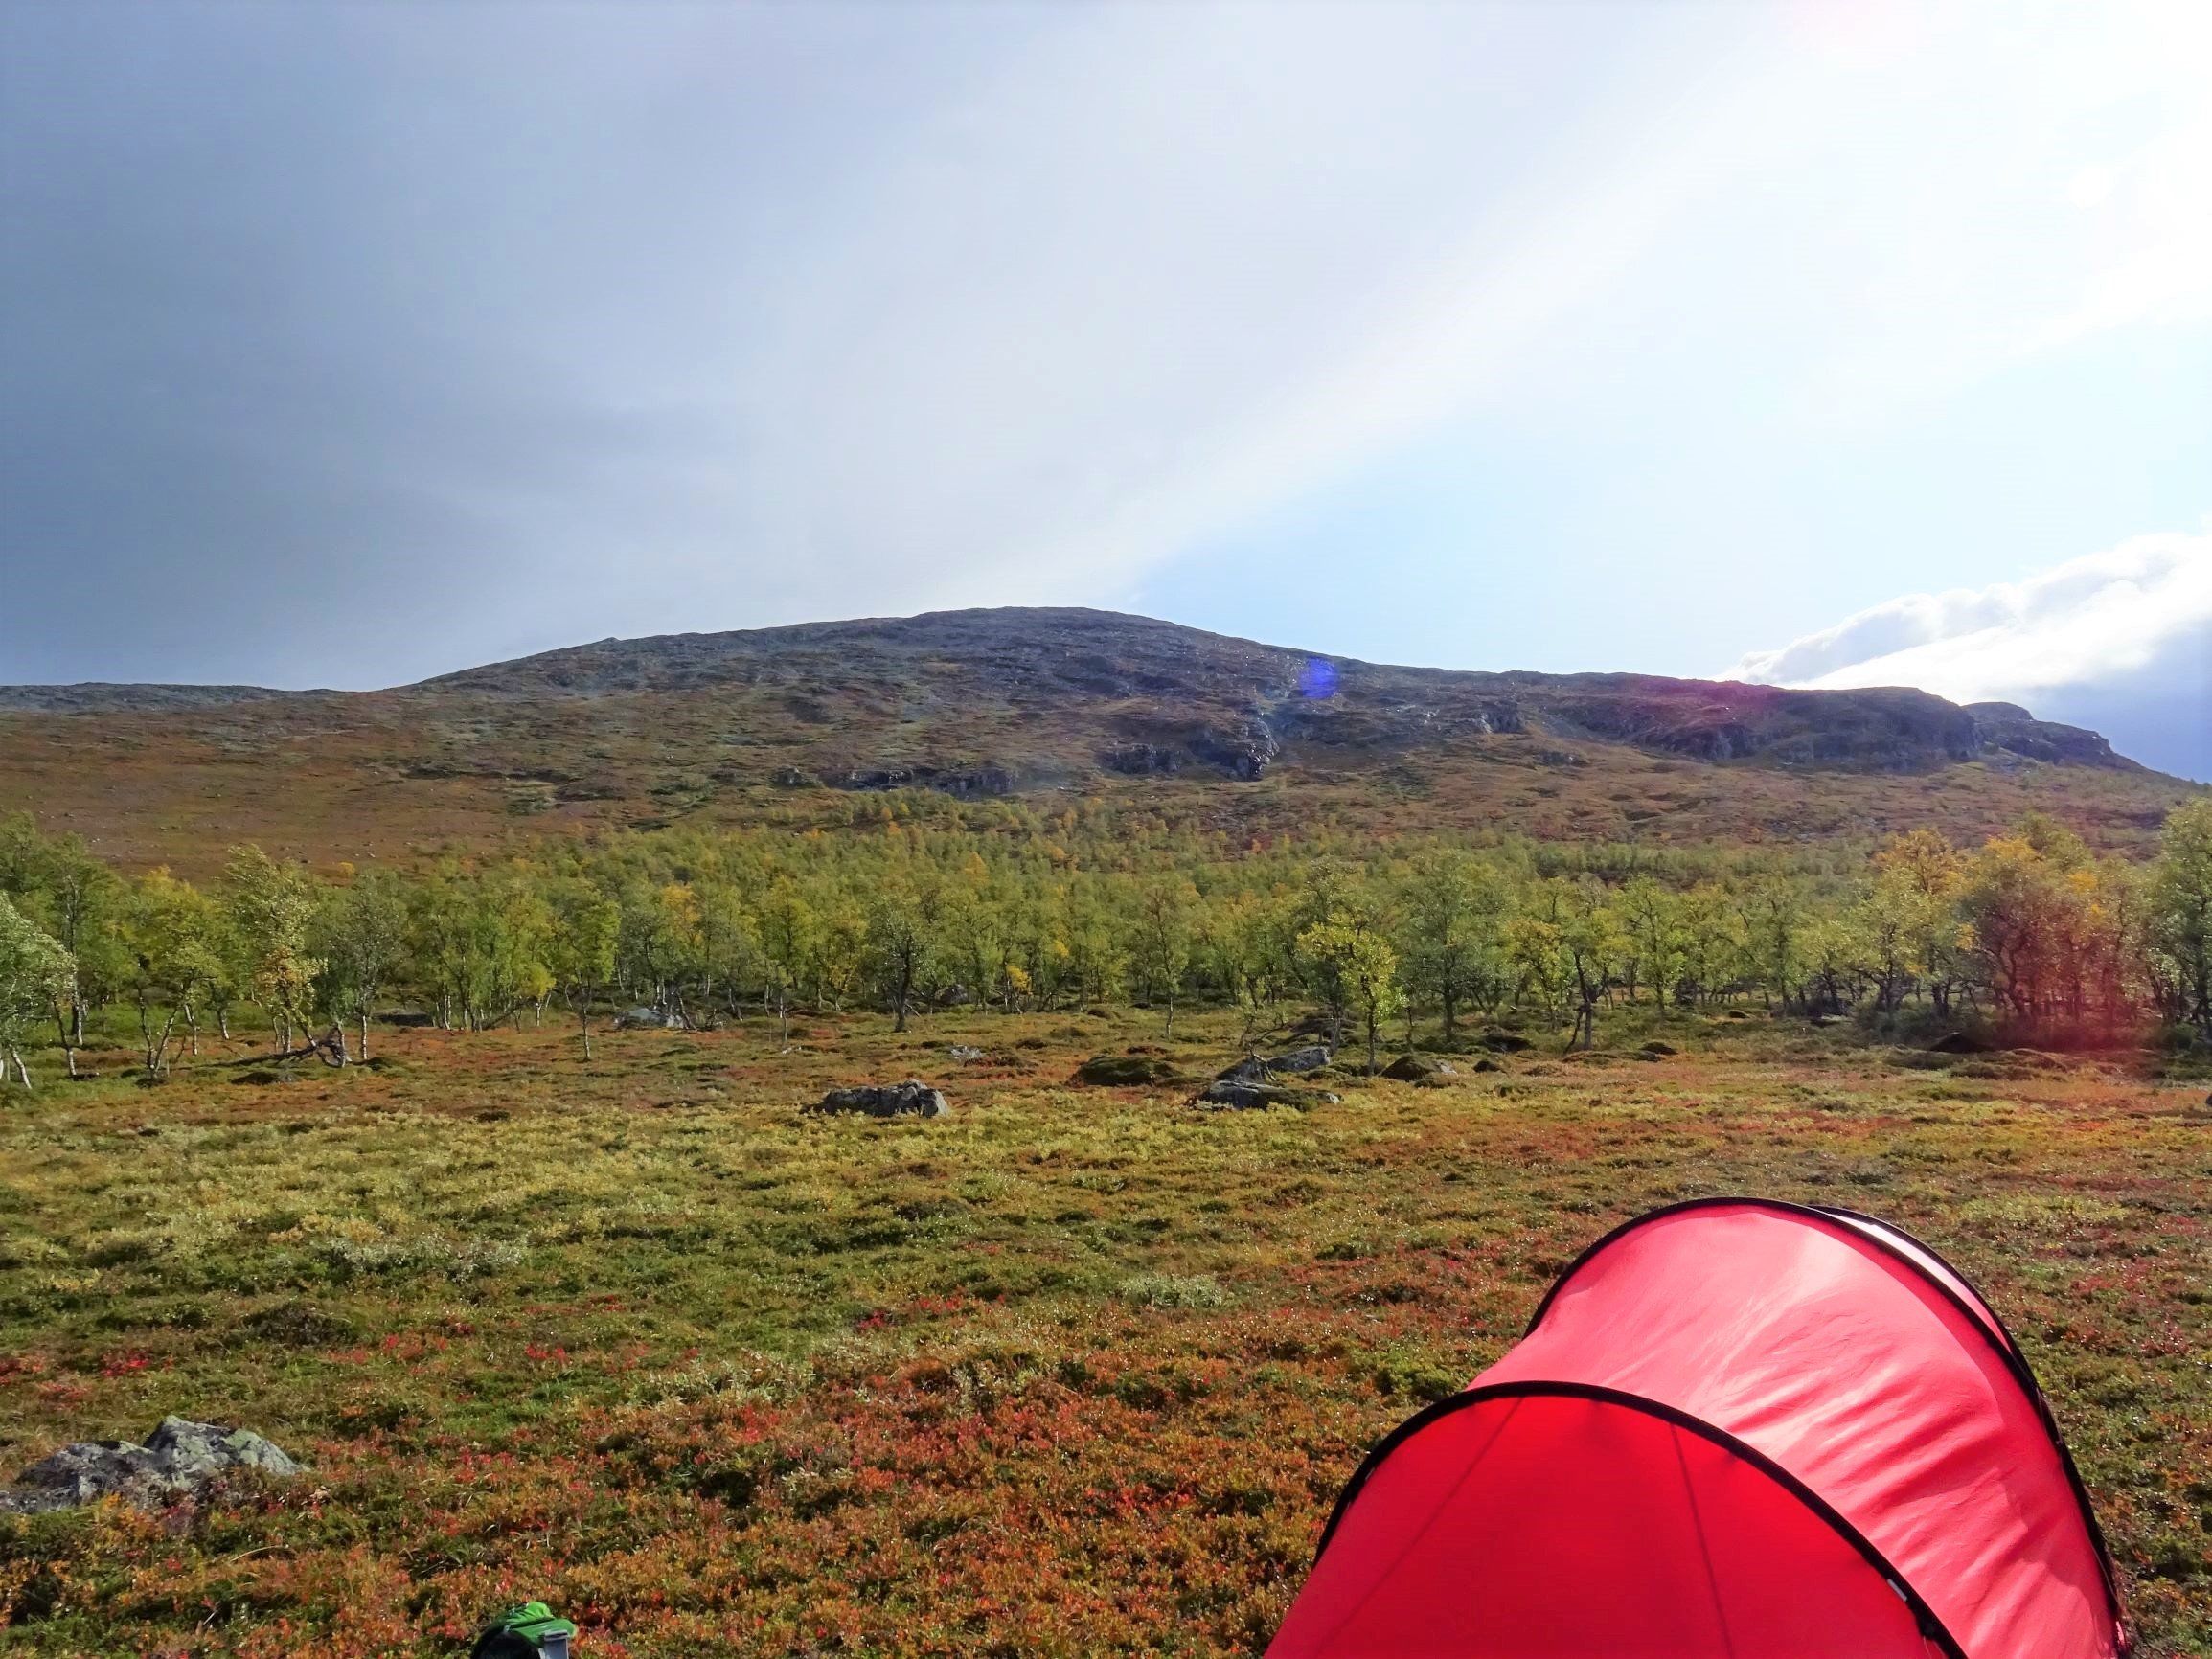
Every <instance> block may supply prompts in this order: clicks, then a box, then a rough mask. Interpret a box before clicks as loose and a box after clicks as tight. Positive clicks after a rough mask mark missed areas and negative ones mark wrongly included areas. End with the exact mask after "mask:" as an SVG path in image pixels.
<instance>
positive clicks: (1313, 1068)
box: [1220, 1043, 1330, 1083]
mask: <svg viewBox="0 0 2212 1659" xmlns="http://www.w3.org/2000/svg"><path fill="white" fill-rule="evenodd" d="M1329 1059H1330V1051H1329V1047H1328V1045H1327V1044H1325V1043H1313V1044H1311V1045H1310V1046H1308V1047H1306V1048H1302V1049H1292V1050H1291V1051H1290V1052H1289V1053H1288V1054H1281V1055H1247V1056H1245V1057H1244V1058H1243V1059H1241V1060H1239V1061H1238V1062H1237V1063H1236V1064H1235V1065H1233V1066H1231V1067H1230V1068H1229V1069H1228V1070H1227V1071H1225V1072H1223V1073H1221V1074H1220V1080H1221V1081H1223V1082H1228V1083H1259V1082H1265V1081H1266V1080H1267V1079H1269V1078H1271V1077H1302V1076H1304V1075H1305V1074H1306V1073H1307V1072H1317V1071H1319V1070H1320V1069H1321V1068H1322V1067H1323V1066H1325V1065H1327V1064H1328V1063H1329Z"/></svg>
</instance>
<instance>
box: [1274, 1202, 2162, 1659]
mask: <svg viewBox="0 0 2212 1659" xmlns="http://www.w3.org/2000/svg"><path fill="white" fill-rule="evenodd" d="M2126 1648H2127V1638H2126V1635H2125V1632H2124V1628H2123V1625H2122V1623H2121V1611H2120V1602H2119V1595H2118V1590H2117V1586H2116V1582H2115V1580H2114V1579H2113V1575H2112V1568H2111V1562H2110V1559H2109V1557H2108V1556H2107V1555H2106V1552H2105V1545H2104V1539H2103V1538H2102V1536H2101V1535H2100V1534H2098V1531H2097V1523H2096V1518H2095V1517H2094V1516H2093V1515H2092V1514H2091V1513H2090V1511H2089V1502H2088V1496H2087V1493H2086V1492H2085V1491H2084V1490H2083V1489H2082V1483H2081V1477H2080V1476H2079V1475H2077V1474H2076V1473H2075V1472H2074V1465H2073V1460H2072V1458H2071V1457H2069V1456H2068V1455H2067V1452H2066V1449H2065V1446H2064V1443H2062V1442H2061V1440H2060V1439H2059V1433H2058V1429H2057V1426H2056V1425H2055V1424H2054V1423H2053V1422H2052V1420H2051V1415H2050V1411H2049V1408H2048V1407H2047V1406H2046V1405H2045V1404H2044V1403H2043V1398H2042V1394H2041V1390H2039V1389H2038V1388H2037V1386H2036V1381H2035V1378H2034V1376H2033V1375H2031V1374H2030V1372H2029V1370H2028V1366H2027V1362H2026V1360H2025V1359H2023V1358H2022V1357H2021V1355H2020V1352H2019V1349H2018V1345H2017V1344H2015V1343H2014V1341H2013V1339H2012V1337H2011V1335H2010V1333H2008V1332H2007V1331H2006V1329H2005V1328H2004V1326H2003V1324H2002V1323H2001V1322H2000V1321H1999V1320H1998V1319H1997V1316H1996V1315H1995V1313H1993V1312H1992V1311H1991V1310H1990V1308H1989V1305H1988V1304H1987V1303H1985V1302H1983V1301H1982V1299H1981V1298H1980V1297H1979V1296H1978V1295H1976V1294H1975V1293H1974V1291H1973V1288H1972V1287H1971V1286H1969V1285H1968V1284H1967V1283H1966V1281H1965V1280H1964V1279H1962V1278H1961V1277H1959V1275H1958V1273H1957V1272H1956V1271H1955V1270H1954V1269H1953V1268H1952V1267H1951V1266H1950V1264H1949V1263H1948V1262H1946V1261H1943V1260H1942V1259H1941V1258H1940V1257H1938V1256H1937V1255H1936V1254H1935V1252H1934V1251H1932V1250H1930V1249H1928V1248H1927V1246H1926V1245H1924V1244H1921V1243H1919V1242H1917V1241H1916V1240H1914V1239H1910V1238H1908V1237H1906V1236H1905V1235H1904V1234H1903V1233H1901V1232H1899V1231H1898V1230H1897V1229H1895V1228H1893V1227H1889V1226H1886V1225H1884V1224H1883V1223H1881V1222H1880V1221H1876V1220H1872V1219H1870V1218H1869V1217H1867V1216H1858V1215H1853V1214H1851V1213H1850V1212H1848V1211H1841V1210H1814V1209H1808V1208H1805V1207H1803V1206H1800V1205H1795V1204H1779V1203H1769V1202H1767V1201H1766V1200H1763V1199H1757V1198H1716V1199H1699V1200H1697V1201H1695V1202H1692V1203H1688V1204H1677V1205H1676V1206H1674V1207H1672V1208H1670V1209H1665V1210H1658V1211H1654V1212H1653V1214H1651V1215H1649V1216H1643V1217H1641V1218H1639V1219H1637V1220H1634V1221H1630V1223H1628V1224H1627V1225H1626V1226H1624V1227H1621V1228H1618V1229H1616V1230H1615V1231H1614V1232H1612V1233H1609V1234H1608V1235H1607V1236H1606V1237H1605V1238H1604V1239H1600V1240H1599V1241H1598V1242H1597V1243H1596V1244H1594V1245H1592V1246H1591V1247H1590V1248H1589V1249H1588V1250H1587V1251H1586V1252H1585V1253H1584V1255H1583V1257H1582V1259H1581V1260H1580V1261H1576V1262H1575V1263H1574V1264H1573V1265H1572V1266H1570V1267H1569V1268H1568V1269H1567V1270H1566V1271H1565V1272H1564V1273H1563V1274H1562V1275H1561V1276H1560V1280H1559V1283H1558V1284H1554V1285H1553V1286H1552V1288H1551V1291H1550V1293H1549V1294H1548V1295H1547V1296H1545V1298H1544V1300H1543V1304H1542V1306H1540V1307H1539V1308H1538V1309H1537V1313H1536V1318H1535V1319H1534V1320H1533V1321H1532V1322H1531V1323H1530V1325H1529V1329H1528V1332H1527V1334H1526V1335H1524V1336H1523V1337H1522V1338H1521V1340H1520V1341H1519V1342H1518V1343H1517V1344H1516V1345H1515V1346H1514V1347H1513V1348H1512V1349H1511V1350H1510V1351H1508V1352H1507V1353H1506V1355H1505V1357H1504V1358H1503V1359H1501V1360H1499V1361H1498V1362H1497V1364H1495V1365H1494V1366H1492V1367H1491V1368H1490V1369H1489V1370H1488V1371H1486V1372H1484V1373H1483V1374H1482V1375H1480V1376H1478V1377H1476V1378H1475V1379H1474V1381H1473V1382H1472V1383H1471V1384H1470V1385H1469V1386H1468V1388H1467V1389H1465V1390H1464V1391H1463V1392H1461V1393H1459V1394H1456V1395H1454V1396H1452V1397H1451V1398H1448V1399H1446V1400H1442V1401H1439V1402H1438V1403H1437V1404H1436V1405H1433V1406H1431V1407H1429V1409H1427V1410H1426V1411H1424V1412H1422V1413H1421V1414H1420V1415H1419V1416H1418V1417H1415V1418H1414V1419H1412V1420H1410V1421H1408V1422H1406V1423H1405V1424H1403V1425H1402V1426H1401V1427H1400V1428H1399V1429H1398V1430H1397V1431H1396V1432H1395V1433H1393V1434H1392V1435H1391V1436H1390V1437H1389V1438H1388V1439H1386V1440H1385V1441H1383V1443H1381V1444H1380V1445H1379V1446H1378V1447H1376V1449H1375V1451H1374V1452H1373V1453H1372V1454H1371V1455H1370V1456H1369V1457H1368V1459H1367V1461H1366V1462H1365V1463H1364V1464H1362V1465H1361V1466H1360V1468H1359V1471H1358V1472H1357V1474H1355V1475H1354V1476H1353V1478H1352V1482H1351V1484H1350V1485H1349V1486H1348V1487H1346V1488H1345V1489H1344V1495H1343V1497H1342V1498H1341V1499H1339V1500H1338V1502H1337V1506H1336V1513H1335V1515H1334V1517H1333V1518H1332V1519H1331V1520H1330V1523H1329V1530H1328V1531H1327V1533H1325V1534H1323V1536H1322V1540H1321V1551H1320V1555H1319V1557H1318V1558H1317V1559H1316V1560H1315V1562H1314V1564H1313V1571H1312V1575H1311V1578H1309V1579H1308V1580H1307V1583H1306V1588H1305V1590H1304V1591H1303V1592H1302V1593H1301V1594H1300V1596H1299V1598H1298V1601H1297V1603H1296V1604H1295V1605H1294V1606H1293V1607H1292V1608H1291V1609H1290V1615H1289V1617H1288V1619H1286V1620H1285V1621H1284V1624H1283V1628H1282V1629H1281V1630H1280V1631H1279V1632H1278V1633H1277V1635H1276V1637H1275V1641H1274V1644H1273V1646H1271V1647H1270V1648H1268V1650H1267V1651H1268V1654H1269V1659H1350V1656H1353V1655H1385V1654H1387V1655H1392V1656H1393V1659H1413V1656H1416V1655H1434V1656H1437V1659H1443V1656H1445V1655H1466V1656H1468V1659H1907V1656H1909V1659H1929V1656H1931V1655H1938V1654H1943V1655H1949V1656H1950V1659H2105V1656H2109V1655H2115V1654H2119V1653H2123V1652H2125V1651H2126Z"/></svg>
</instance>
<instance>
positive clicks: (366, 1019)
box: [359, 1002, 369, 1062]
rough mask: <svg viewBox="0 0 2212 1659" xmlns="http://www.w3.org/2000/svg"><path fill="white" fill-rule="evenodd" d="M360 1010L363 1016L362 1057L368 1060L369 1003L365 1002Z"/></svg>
mask: <svg viewBox="0 0 2212 1659" xmlns="http://www.w3.org/2000/svg"><path fill="white" fill-rule="evenodd" d="M359 1013H360V1016H361V1058H362V1060H363V1061H364V1062H366V1061H367V1059H368V1057H369V1005H368V1004H367V1003H366V1002H363V1003H362V1004H361V1006H360V1009H359Z"/></svg>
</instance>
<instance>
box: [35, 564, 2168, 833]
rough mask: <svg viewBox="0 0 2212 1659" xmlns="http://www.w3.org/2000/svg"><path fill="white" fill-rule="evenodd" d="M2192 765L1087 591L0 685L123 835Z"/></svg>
mask: <svg viewBox="0 0 2212 1659" xmlns="http://www.w3.org/2000/svg"><path fill="white" fill-rule="evenodd" d="M88 758H96V759H97V760H98V761H99V762H100V763H99V764H98V765H97V766H93V767H90V768H88V767H87V766H86V764H85V762H86V761H87V759H88ZM2189 787H2190V786H2189V785H2186V784H2182V783H2180V782H2179V781H2178V780H2174V779H2169V778H2165V777H2164V776H2163V775H2161V774H2158V773H2155V772H2151V771H2149V770H2147V769H2145V768H2143V767H2140V766H2138V765H2136V764H2135V763H2134V762H2133V761H2129V760H2127V759H2126V758H2124V757H2122V756H2119V755H2117V754H2115V753H2114V752H2113V751H2112V749H2111V747H2110V745H2109V743H2107V742H2106V741H2105V739H2102V738H2101V737H2099V736H2098V735H2097V734H2095V733H2093V732H2089V731H2087V730H2085V729H2083V728H2078V727H2071V726H2064V725H2059V724H2056V723H2053V722H2047V721H2041V720H2037V719H2035V718H2034V716H2032V715H2030V714H2028V712H2027V711H2025V710H2021V709H2018V708H2017V707H2014V706H2012V705H2003V704H1985V705H1976V706H1974V707H1971V708H1970V707H1962V706H1960V705H1958V704H1954V703H1950V702H1947V701H1945V700H1944V699H1942V698H1940V697H1935V696H1932V695H1930V694H1929V693H1925V692H1920V691H1916V690H1913V689H1911V688H1886V689H1874V690H1868V691H1819V692H1810V691H1795V690H1789V689H1785V688H1780V687H1772V686H1752V685H1745V684H1742V683H1738V682H1732V681H1712V680H1683V679H1671V678H1667V677H1664V676H1658V675H1648V674H1630V673H1585V674H1547V673H1540V672H1537V671H1535V670H1506V671H1494V670H1458V669H1427V668H1413V667H1402V666H1397V665H1390V664H1377V663H1370V662H1366V661H1363V660H1361V659H1358V658H1355V657H1348V656H1340V655H1334V654H1330V653H1322V652H1314V651H1308V650H1301V649H1295V648H1288V647H1280V646H1272V645H1267V644H1265V643H1262V642H1259V641H1254V640H1246V639H1239V638H1236V637H1234V636H1229V635H1223V634H1215V633H1209V632H1206V631H1204V630H1201V629H1196V628H1189V627H1185V626H1182V625H1178V624H1174V623H1169V622H1163V621H1159V620H1157V619H1154V618H1149V617H1132V616H1125V615H1122V614H1120V613H1116V612H1110V611H1096V610H1084V609H1074V608H1004V609H984V610H958V611H939V612H929V613H924V614H923V615H920V616H915V617H878V618H862V619H855V620H850V621H834V622H816V623H803V624H795V625H789V626H785V627H776V628H756V629H738V630H725V631H720V632H711V633H708V632H702V633H691V634H664V635H652V636H647V637H644V638H641V639H632V640H619V639H616V640H602V641H597V642H592V643H589V644H583V645H577V646H569V647H562V648H557V649H554V650H550V651H542V652H537V653H534V654H531V655H528V656H523V657H517V658H513V659H511V660H509V661H507V662H502V663H492V664H486V665H482V666H480V667H477V668H472V669H464V670H457V671H455V672H453V673H448V674H442V675H437V676H433V677H432V678H429V679H426V680H422V681H418V682H415V683H414V684H411V685H407V686H399V687H393V688H388V689H386V690H382V691H374V692H330V691H304V692H282V691H275V690H272V689H270V688H262V687H236V686H227V687H202V688H189V687H147V686H139V687H127V686H126V687H114V686H100V685H92V686H85V687H78V688H57V687H46V688H28V689H26V688H0V804H5V805H10V806H12V805H28V806H31V807H34V808H35V809H37V810H39V811H41V812H42V813H51V814H57V815H58V816H60V817H61V818H62V819H64V820H74V821H75V822H77V823H80V824H82V825H84V826H86V827H87V832H88V833H91V834H94V835H96V836H104V837H108V838H110V839H111V841H112V842H113V843H114V844H115V846H116V847H117V850H118V855H119V856H122V857H125V858H126V859H129V858H137V859H141V860H146V859H154V858H165V857H166V858H172V859H188V860H189V859H191V858H194V857H196V856H198V855H199V853H198V849H199V847H200V846H201V844H203V843H204V842H206V841H208V840H209V839H211V838H212V839H215V840H216V841H217V843H218V844H220V840H221V838H222V837H226V836H227V837H228V838H230V839H232V840H237V839H244V838H247V837H248V836H253V837H256V838H262V839H268V840H271V841H273V842H275V843H276V844H278V845H281V846H286V847H290V848H292V849H294V850H296V851H298V852H301V853H302V854H303V855H309V856H320V857H331V856H337V857H349V856H353V853H352V852H349V851H347V849H348V848H350V847H352V846H354V845H356V844H358V845H360V846H364V847H366V848H368V849H369V850H371V851H372V852H382V851H384V850H387V849H388V850H391V851H393V852H400V851H410V852H414V853H417V854H420V853H421V852H422V850H423V849H424V848H426V847H429V846H433V845H437V844H446V845H470V844H476V845H480V844H484V843H487V842H491V841H497V840H501V839H504V838H507V837H510V836H511V835H512V834H513V832H514V831H515V830H517V829H518V828H533V829H562V830H592V829H596V828H611V827H618V826H632V827H636V826H650V825H654V824H665V823H673V822H686V821H689V822H705V823H715V822H724V823H741V822H761V821H776V822H787V821H789V822H805V821H816V820H818V821H821V822H841V821H844V818H841V817H840V814H844V815H845V816H846V817H849V815H850V814H849V810H848V808H847V807H841V806H839V805H838V802H839V801H841V800H849V799H850V798H851V797H852V796H853V795H855V793H859V794H866V793H871V792H878V791H884V790H892V789H900V788H919V789H928V790H934V791H937V792H939V793H941V794H946V795H950V796H954V797H959V798H964V799H969V800H973V799H977V798H999V797H1022V796H1038V795H1044V794H1053V793H1058V794H1063V795H1064V794H1071V795H1078V796H1086V797H1087V796H1113V797H1116V798H1130V799H1141V800H1144V801H1147V802H1150V803H1153V804H1156V805H1157V806H1159V807H1161V808H1162V809H1173V810H1177V811H1190V812H1194V813H1197V814H1198V815H1200V816H1202V817H1204V818H1206V819H1207V820H1208V821H1210V822H1220V824H1222V825H1224V826H1228V825H1231V824H1233V825H1235V826H1236V827H1237V828H1238V830H1239V832H1246V831H1250V832H1259V831H1262V830H1266V829H1267V828H1269V827H1274V828H1277V829H1279V828H1282V827H1285V826H1291V827H1295V826H1298V825H1311V824H1314V823H1318V822H1322V821H1327V822H1334V823H1336V824H1339V825H1344V826H1367V827H1372V828H1380V827H1385V826H1390V825H1398V824H1413V823H1426V824H1430V825H1434V826H1439V827H1441V826H1461V827H1465V828H1469V829H1478V830H1485V831H1490V832H1505V831H1507V830H1511V831H1513V832H1517V833H1525V834H1528V835H1530V836H1532V837H1535V838H1539V839H1548V838H1564V839H1585V840H1586V839H1615V840H1620V839H1660V840H1673V839H1706V840H1728V839H1760V838H1772V837H1777V836H1780V837H1788V838H1791V839H1808V838H1820V837H1825V836H1841V835H1850V834H1857V833H1866V832H1880V831H1881V830H1882V829H1884V828H1908V827H1912V826H1914V825H1918V824H1934V825H1938V826H1944V827H1949V828H1952V829H1955V830H1958V831H1959V832H1961V833H1976V832H1983V831H1986V830H1989V829H1991V828H1995V827H1997V826H1999V825H2001V824H2002V823H2004V822H2007V821H2010V819H2011V818H2013V817H2017V816H2018V813H2019V812H2020V811H2022V810H2026V809H2029V808H2032V807H2041V808H2044V809H2051V810H2056V811H2059V812H2060V813H2061V815H2062V816H2067V817H2069V818H2070V820H2072V821H2075V822H2077V823H2079V824H2080V825H2081V826H2082V827H2083V828H2084V829H2085V831H2086V832H2089V833H2091V834H2092V835H2093V837H2094V838H2096V839H2098V840H2099V841H2100V842H2102V843H2104V844H2111V845H2122V844H2130V843H2132V842H2139V841H2140V840H2141V839H2142V838H2143V837H2144V836H2145V835H2146V834H2147V833H2149V829H2150V827H2151V826H2154V825H2155V822H2156V820H2157V817H2158V816H2159V815H2161V814H2162V812H2163V811H2164V810H2165V809H2166V807H2170V806H2171V805H2172V803H2173V802H2174V801H2175V800H2178V799H2180V798H2182V796H2184V795H2185V794H2186V793H2187V792H2188V790H2189Z"/></svg>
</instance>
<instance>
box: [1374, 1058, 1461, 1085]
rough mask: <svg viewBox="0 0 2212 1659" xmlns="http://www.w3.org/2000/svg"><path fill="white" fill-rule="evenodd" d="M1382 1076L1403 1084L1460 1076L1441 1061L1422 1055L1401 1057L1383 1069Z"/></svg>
mask: <svg viewBox="0 0 2212 1659" xmlns="http://www.w3.org/2000/svg"><path fill="white" fill-rule="evenodd" d="M1382 1075H1383V1076H1384V1077H1386V1078H1390V1079H1394V1080H1396V1081H1398V1082H1402V1083H1425V1082H1431V1081H1433V1080H1435V1079H1438V1078H1448V1077H1456V1076H1457V1075H1458V1074H1457V1073H1455V1072H1454V1071H1453V1070H1452V1069H1451V1068H1450V1067H1449V1066H1448V1065H1445V1064H1444V1063H1443V1062H1441V1061H1439V1060H1432V1059H1428V1058H1425V1057H1423V1056H1421V1055H1400V1056H1399V1057H1397V1058H1396V1059H1394V1060H1392V1061H1391V1062H1390V1063H1389V1064H1388V1065H1386V1066H1384V1067H1383V1068H1382Z"/></svg>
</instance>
